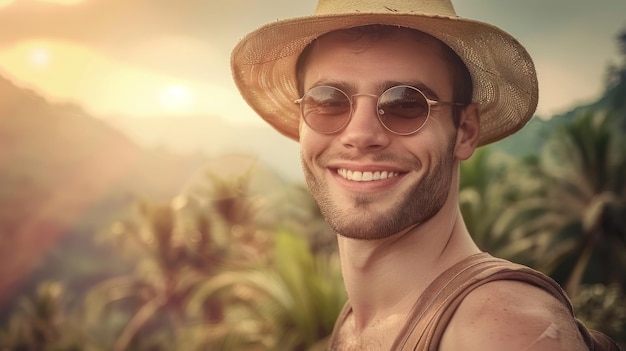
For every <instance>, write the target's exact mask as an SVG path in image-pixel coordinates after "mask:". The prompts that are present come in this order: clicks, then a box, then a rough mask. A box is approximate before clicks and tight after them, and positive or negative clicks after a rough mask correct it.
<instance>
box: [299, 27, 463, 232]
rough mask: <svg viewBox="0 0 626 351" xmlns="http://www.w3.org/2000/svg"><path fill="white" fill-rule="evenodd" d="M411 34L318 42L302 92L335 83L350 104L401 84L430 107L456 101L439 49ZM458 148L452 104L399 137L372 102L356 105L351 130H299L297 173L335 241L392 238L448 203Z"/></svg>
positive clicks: (339, 37)
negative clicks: (416, 90) (419, 91)
mask: <svg viewBox="0 0 626 351" xmlns="http://www.w3.org/2000/svg"><path fill="white" fill-rule="evenodd" d="M408 33H409V32H408V31H404V30H401V31H397V32H395V33H393V34H392V35H391V36H390V37H388V38H387V37H385V38H383V39H381V40H370V39H368V38H367V37H365V38H362V39H359V40H354V38H347V37H346V36H345V34H330V35H327V36H325V37H323V38H321V39H319V40H318V42H317V43H316V44H315V47H313V48H312V50H311V52H310V56H309V57H308V58H307V61H306V64H305V65H304V71H303V75H302V77H303V81H302V82H301V83H302V84H303V87H304V91H306V90H308V89H310V88H311V87H313V86H316V85H331V86H335V87H338V88H340V89H341V90H343V91H344V92H346V93H347V94H348V96H351V95H353V94H375V95H377V96H378V95H380V94H381V93H382V92H383V91H384V90H385V89H387V88H389V87H391V86H394V85H400V84H406V85H411V86H417V87H420V86H423V87H426V88H427V89H424V90H430V91H431V92H432V93H427V96H428V97H429V98H431V99H435V100H441V101H452V83H451V77H450V74H449V72H448V68H447V65H446V64H445V62H444V61H443V60H442V57H441V54H440V51H439V50H440V49H439V47H438V46H437V44H436V42H434V41H433V40H432V39H429V38H421V39H420V40H417V39H416V37H415V34H408ZM424 92H426V91H424ZM455 140H456V130H455V128H454V126H453V122H452V116H451V108H450V107H449V106H445V105H442V106H435V107H433V109H432V111H431V115H430V117H429V119H428V121H427V122H426V125H425V126H424V127H423V128H422V129H421V130H420V131H418V132H417V133H415V134H413V135H409V136H400V135H395V134H393V133H391V132H389V131H387V130H386V129H385V128H384V127H383V126H382V125H381V124H380V122H379V120H378V118H377V115H376V98H374V97H371V96H357V97H353V112H352V118H351V120H350V123H349V124H348V125H347V127H345V129H343V130H341V131H339V132H337V133H334V134H330V135H324V134H320V133H318V132H315V131H314V130H312V129H310V128H309V127H308V126H307V125H306V124H305V123H302V122H301V123H300V144H301V157H302V165H303V170H304V173H305V177H306V181H307V184H308V186H309V189H310V191H311V193H312V195H313V198H314V199H315V200H316V201H317V203H318V205H319V207H320V209H321V211H322V214H323V215H324V217H325V218H326V220H327V221H328V223H329V224H330V226H331V227H332V228H333V229H334V230H335V231H336V232H337V233H338V234H340V235H342V236H346V237H350V238H356V239H380V238H385V237H389V236H392V235H394V234H396V233H399V232H401V231H402V230H403V229H405V228H407V227H410V226H413V225H419V224H421V223H423V222H425V221H427V220H428V219H430V218H432V217H433V216H434V215H435V214H436V213H437V212H438V211H439V210H440V209H441V207H442V206H443V205H444V203H445V202H446V201H447V200H448V195H449V192H450V188H451V184H452V179H453V174H454V172H455V170H456V161H455ZM374 179H376V180H374Z"/></svg>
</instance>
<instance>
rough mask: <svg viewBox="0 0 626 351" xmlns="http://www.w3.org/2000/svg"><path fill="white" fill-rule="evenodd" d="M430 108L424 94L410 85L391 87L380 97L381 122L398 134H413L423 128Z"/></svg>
mask: <svg viewBox="0 0 626 351" xmlns="http://www.w3.org/2000/svg"><path fill="white" fill-rule="evenodd" d="M429 109H430V107H429V105H428V101H426V97H425V96H424V94H422V92H421V91H419V90H417V89H416V88H413V87H409V86H397V87H393V88H390V89H388V90H387V91H385V92H384V93H383V94H382V95H381V96H380V98H379V99H378V115H379V116H380V120H381V122H382V123H383V124H384V125H385V127H387V129H389V130H391V131H392V132H395V133H398V134H411V133H414V132H416V131H418V130H419V129H420V128H422V127H423V126H424V124H425V123H426V119H428V114H429Z"/></svg>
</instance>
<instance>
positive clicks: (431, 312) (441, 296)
mask: <svg viewBox="0 0 626 351" xmlns="http://www.w3.org/2000/svg"><path fill="white" fill-rule="evenodd" d="M497 280H516V281H522V282H525V283H528V284H531V285H534V286H537V287H539V288H541V289H543V290H544V291H546V292H548V293H549V294H550V295H552V296H554V297H555V298H556V299H557V300H559V301H560V302H561V303H562V304H563V305H564V306H565V307H566V308H567V309H568V310H569V312H570V314H571V316H572V318H574V309H573V307H572V304H571V302H570V300H569V298H568V297H567V295H566V294H565V292H564V291H563V289H562V288H561V287H560V286H559V284H558V283H556V282H555V281H554V280H552V279H551V278H550V277H548V276H546V275H545V274H543V273H541V272H538V271H536V270H533V269H531V268H529V267H526V266H523V265H519V264H516V263H512V262H509V261H507V260H504V259H500V258H496V257H493V256H491V255H489V254H488V253H479V254H475V255H472V256H470V257H468V258H466V259H464V260H462V261H461V262H459V263H457V264H455V265H453V266H452V267H451V268H449V269H447V270H446V271H444V272H443V273H442V274H441V275H440V276H439V277H437V278H436V279H435V280H434V281H433V282H432V283H431V284H430V285H429V286H428V287H427V288H426V290H425V291H424V293H423V294H422V296H421V297H420V298H419V300H418V301H417V302H416V304H415V306H414V308H413V309H412V310H411V312H410V314H409V316H408V318H407V321H408V322H407V323H406V324H405V325H404V326H403V327H402V329H401V330H400V332H399V334H398V336H397V338H396V340H395V341H394V344H393V346H392V348H391V350H392V351H437V350H438V348H439V342H440V340H441V337H442V335H443V333H444V331H445V329H446V327H447V326H448V323H449V322H450V320H451V319H452V316H453V314H454V312H455V311H456V309H457V307H458V306H459V305H460V304H461V302H462V301H463V299H464V298H465V297H466V296H467V295H468V294H469V293H470V292H471V291H472V290H474V289H476V288H477V287H479V286H481V285H483V284H486V283H489V282H492V281H497ZM350 312H351V307H350V305H349V303H346V305H345V306H344V307H343V309H342V311H341V313H340V314H339V317H338V318H337V322H336V324H335V327H334V330H333V333H332V336H331V340H330V345H331V347H332V345H333V343H334V341H335V337H336V335H338V334H339V329H340V327H341V325H342V324H343V322H344V321H345V320H346V318H347V316H348V314H349V313H350ZM574 319H575V318H574ZM575 321H576V324H577V326H578V329H579V331H580V334H581V336H582V338H583V340H584V342H585V344H586V345H587V347H588V348H589V350H590V351H604V350H606V351H620V348H619V347H618V346H617V344H616V343H615V342H614V341H612V340H611V339H609V338H608V337H607V336H606V335H604V334H602V333H600V332H598V331H595V330H591V329H588V328H586V327H585V326H584V325H583V324H582V323H581V322H580V321H578V320H577V319H575Z"/></svg>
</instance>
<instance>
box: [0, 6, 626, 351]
mask: <svg viewBox="0 0 626 351" xmlns="http://www.w3.org/2000/svg"><path fill="white" fill-rule="evenodd" d="M314 8H315V1H314V0H307V1H304V0H303V1H298V2H295V1H288V0H272V1H269V0H265V1H260V0H232V1H228V2H223V1H220V2H218V1H213V0H180V1H168V0H45V1H44V0H0V28H1V30H0V350H38V351H39V350H94V351H95V350H116V351H121V350H141V351H143V350H151V351H152V350H154V351H158V350H218V349H219V350H318V349H324V347H325V345H326V344H325V343H326V338H327V337H328V335H329V334H330V332H331V330H332V326H333V323H334V320H335V317H336V315H337V314H338V312H339V309H340V308H341V306H342V304H343V302H344V301H345V293H344V291H343V286H342V281H341V275H340V272H339V267H338V262H337V257H336V251H335V243H334V238H333V234H332V233H330V231H329V230H328V228H327V227H326V225H325V223H324V222H323V219H322V218H321V215H320V214H319V212H318V210H317V208H316V206H315V204H314V202H313V201H312V200H311V199H310V197H309V196H308V192H307V190H306V189H305V186H304V183H303V178H302V176H301V173H300V166H299V157H298V145H297V144H296V143H295V142H293V141H290V140H288V139H286V138H284V137H281V136H279V134H277V133H276V132H275V131H273V130H272V129H271V128H270V127H268V126H266V125H265V124H263V123H262V122H261V120H260V118H258V117H256V116H255V114H254V112H253V111H252V110H251V109H250V108H249V107H248V106H247V105H246V104H245V102H243V100H242V99H241V98H240V96H239V94H238V92H237V91H236V88H235V87H234V84H233V83H232V79H231V75H230V67H229V55H230V50H231V49H232V48H233V47H234V45H235V44H236V43H237V41H238V40H239V39H241V38H242V37H243V36H244V35H245V34H247V33H248V32H250V31H252V30H254V29H255V28H257V27H258V26H261V25H263V24H265V23H269V22H272V21H275V20H279V19H284V18H289V17H295V16H301V15H307V14H309V13H311V12H312V11H313V9H314ZM455 8H456V10H457V13H459V14H460V15H461V16H464V17H470V18H474V19H477V20H482V21H486V22H489V23H492V24H495V25H497V26H499V27H500V28H502V29H504V30H506V31H508V32H509V33H511V34H512V35H513V36H515V37H516V38H518V39H519V40H520V41H521V42H522V43H523V44H524V45H525V46H526V47H527V49H528V51H529V52H530V54H531V55H532V56H533V58H534V60H535V64H536V66H537V71H538V75H539V82H540V102H539V107H538V110H537V115H536V117H535V118H534V119H533V120H532V121H531V122H530V123H529V125H528V126H527V127H526V128H524V129H523V130H522V131H521V132H519V133H517V134H515V135H514V136H512V137H510V138H508V139H505V140H503V141H501V142H498V143H495V144H493V145H490V146H487V147H483V148H481V149H480V150H479V152H477V154H475V156H473V157H472V158H471V159H470V160H469V161H467V162H465V163H464V164H463V165H462V172H463V176H462V184H461V207H462V211H463V213H464V216H465V217H466V219H467V222H468V225H469V226H470V231H471V232H472V233H473V235H474V237H475V239H476V241H477V242H478V243H479V245H480V246H481V248H482V249H484V250H487V251H489V252H491V253H492V254H494V255H497V256H501V257H505V258H508V259H511V260H513V261H516V262H520V263H524V264H527V265H530V266H532V267H534V268H536V269H539V270H541V271H543V272H545V273H547V274H549V275H550V276H552V277H553V278H554V279H556V280H557V281H558V282H559V283H561V285H562V286H563V287H564V288H565V289H566V290H567V291H568V293H569V296H570V297H572V300H573V303H574V305H575V308H576V313H577V316H578V317H579V318H580V319H582V320H584V321H585V322H586V323H587V325H588V326H590V327H592V328H595V329H598V330H601V331H603V332H604V333H606V334H608V335H610V336H612V337H613V338H614V339H616V340H618V341H620V342H621V343H622V345H623V344H624V342H626V297H625V296H626V295H625V291H626V135H625V134H626V19H624V15H623V14H624V13H626V3H625V2H624V1H623V0H606V1H603V2H602V3H601V4H600V3H592V2H588V1H579V0H576V1H572V0H568V1H565V0H558V1H557V0H555V1H551V2H549V3H546V2H542V1H539V0H531V1H525V2H513V3H510V2H506V3H505V2H502V1H497V0H471V1H470V0H465V1H458V2H457V3H455Z"/></svg>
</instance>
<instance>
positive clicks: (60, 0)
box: [38, 0, 85, 6]
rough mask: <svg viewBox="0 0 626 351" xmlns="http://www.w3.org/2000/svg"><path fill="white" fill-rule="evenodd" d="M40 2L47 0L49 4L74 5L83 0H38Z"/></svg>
mask: <svg viewBox="0 0 626 351" xmlns="http://www.w3.org/2000/svg"><path fill="white" fill-rule="evenodd" d="M38 1H40V2H48V3H51V4H57V5H68V6H69V5H76V4H80V3H81V2H84V1H85V0H38Z"/></svg>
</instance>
